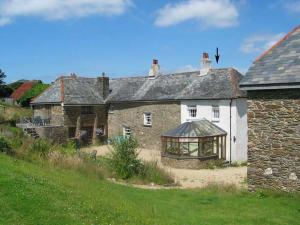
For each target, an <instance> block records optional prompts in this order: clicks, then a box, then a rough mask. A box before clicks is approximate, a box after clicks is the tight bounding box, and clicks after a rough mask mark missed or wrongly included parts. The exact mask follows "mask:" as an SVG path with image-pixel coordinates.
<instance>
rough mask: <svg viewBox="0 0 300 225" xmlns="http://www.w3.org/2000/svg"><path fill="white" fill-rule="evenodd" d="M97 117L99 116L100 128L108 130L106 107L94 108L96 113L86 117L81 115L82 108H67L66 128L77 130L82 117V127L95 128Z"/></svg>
mask: <svg viewBox="0 0 300 225" xmlns="http://www.w3.org/2000/svg"><path fill="white" fill-rule="evenodd" d="M96 115H98V126H104V127H105V129H107V107H106V106H105V105H103V106H94V113H93V114H86V115H81V106H65V107H64V126H66V127H71V128H72V127H73V128H75V127H76V123H77V118H78V117H79V116H81V127H94V122H95V117H96ZM106 133H107V131H106Z"/></svg>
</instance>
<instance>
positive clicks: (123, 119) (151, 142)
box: [108, 102, 180, 150]
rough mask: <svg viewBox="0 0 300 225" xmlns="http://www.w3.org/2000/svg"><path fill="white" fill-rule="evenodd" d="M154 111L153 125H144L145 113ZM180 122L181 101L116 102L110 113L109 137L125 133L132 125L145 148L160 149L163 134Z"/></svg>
mask: <svg viewBox="0 0 300 225" xmlns="http://www.w3.org/2000/svg"><path fill="white" fill-rule="evenodd" d="M145 112H150V113H152V126H151V127H149V126H144V113H145ZM179 124H180V102H160V103H158V102H156V103H145V102H143V103H134V102H132V103H119V104H117V103H115V104H111V106H110V111H109V113H108V137H109V138H112V137H114V136H118V135H123V127H124V126H126V127H130V128H131V130H132V135H133V136H134V137H136V138H137V140H138V141H139V144H140V146H141V147H143V148H149V149H157V150H159V149H160V145H161V143H160V137H161V134H162V133H163V132H165V131H167V130H170V129H173V128H175V127H176V126H178V125H179Z"/></svg>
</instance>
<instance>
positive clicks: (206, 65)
mask: <svg viewBox="0 0 300 225" xmlns="http://www.w3.org/2000/svg"><path fill="white" fill-rule="evenodd" d="M201 63H202V67H201V69H200V76H205V75H206V74H207V73H208V72H209V70H210V69H211V60H209V55H208V53H207V52H204V53H203V57H202V62H201Z"/></svg>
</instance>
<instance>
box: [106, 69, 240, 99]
mask: <svg viewBox="0 0 300 225" xmlns="http://www.w3.org/2000/svg"><path fill="white" fill-rule="evenodd" d="M241 78H242V75H241V74H240V73H239V72H238V71H236V70H235V69H232V68H228V69H211V70H210V71H209V73H208V74H207V75H205V76H199V71H194V72H185V73H176V74H168V75H160V76H157V77H155V78H149V77H130V78H119V79H112V80H110V89H111V93H110V95H109V96H108V98H107V99H106V101H107V102H124V101H163V100H183V99H231V98H238V97H245V93H244V92H242V91H240V90H239V88H238V83H239V81H240V80H241Z"/></svg>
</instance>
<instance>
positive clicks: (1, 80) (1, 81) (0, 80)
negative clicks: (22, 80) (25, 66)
mask: <svg viewBox="0 0 300 225" xmlns="http://www.w3.org/2000/svg"><path fill="white" fill-rule="evenodd" d="M5 78H6V74H5V73H4V72H3V71H2V70H1V69H0V85H3V84H5V81H4V79H5Z"/></svg>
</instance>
